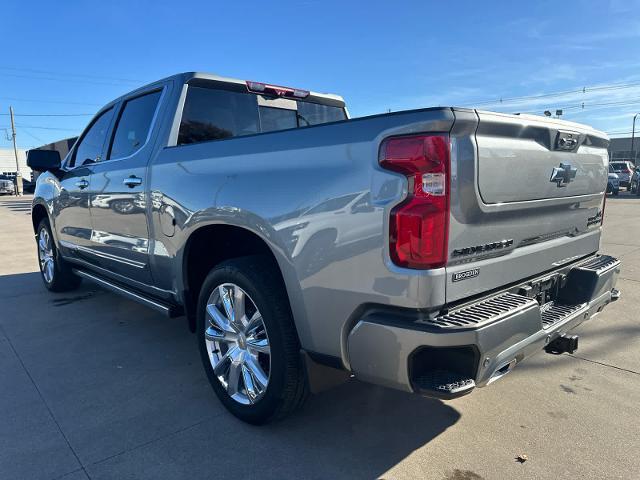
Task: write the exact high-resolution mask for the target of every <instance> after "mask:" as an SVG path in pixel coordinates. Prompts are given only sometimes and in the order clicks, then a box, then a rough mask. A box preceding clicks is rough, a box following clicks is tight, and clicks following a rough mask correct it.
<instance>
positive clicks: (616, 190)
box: [613, 189, 620, 197]
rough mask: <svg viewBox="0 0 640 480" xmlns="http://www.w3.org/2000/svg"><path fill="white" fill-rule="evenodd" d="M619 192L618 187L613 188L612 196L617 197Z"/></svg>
mask: <svg viewBox="0 0 640 480" xmlns="http://www.w3.org/2000/svg"><path fill="white" fill-rule="evenodd" d="M619 193H620V189H615V190H614V191H613V196H614V197H617V196H618V194H619Z"/></svg>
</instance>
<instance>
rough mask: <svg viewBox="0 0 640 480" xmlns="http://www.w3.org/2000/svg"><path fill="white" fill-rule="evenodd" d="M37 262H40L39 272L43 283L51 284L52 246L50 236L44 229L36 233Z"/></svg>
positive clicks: (53, 266)
mask: <svg viewBox="0 0 640 480" xmlns="http://www.w3.org/2000/svg"><path fill="white" fill-rule="evenodd" d="M38 260H39V261H40V270H41V271H42V276H43V277H44V280H45V282H47V283H51V282H53V272H54V268H55V263H54V259H53V246H52V244H51V236H50V235H49V232H48V231H47V229H46V228H41V229H40V233H38Z"/></svg>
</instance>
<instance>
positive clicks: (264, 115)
mask: <svg viewBox="0 0 640 480" xmlns="http://www.w3.org/2000/svg"><path fill="white" fill-rule="evenodd" d="M260 126H261V127H262V131H263V132H274V131H276V130H286V129H287V128H296V127H297V126H298V120H297V118H296V111H295V110H287V109H284V108H271V107H260Z"/></svg>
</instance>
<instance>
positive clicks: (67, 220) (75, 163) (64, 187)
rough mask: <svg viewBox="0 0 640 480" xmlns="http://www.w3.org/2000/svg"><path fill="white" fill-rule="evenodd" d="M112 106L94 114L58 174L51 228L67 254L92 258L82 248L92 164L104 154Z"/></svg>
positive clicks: (88, 228) (85, 244)
mask: <svg viewBox="0 0 640 480" xmlns="http://www.w3.org/2000/svg"><path fill="white" fill-rule="evenodd" d="M113 116H114V108H113V107H111V108H109V109H107V110H105V111H104V112H102V113H100V114H99V115H97V116H96V117H95V119H94V120H93V121H92V123H91V124H90V125H89V126H88V127H87V128H86V129H85V132H84V133H83V134H82V136H81V137H80V140H78V142H77V143H76V145H75V147H74V148H73V151H72V153H71V155H70V157H69V160H68V162H67V164H66V166H65V169H66V171H65V173H64V174H63V176H62V177H61V178H60V192H59V193H58V195H57V196H56V197H55V198H54V203H53V208H54V216H53V218H54V221H55V225H54V228H55V230H56V234H57V237H58V241H59V246H60V248H61V249H62V252H63V254H64V255H66V256H70V257H75V258H82V259H85V260H91V258H90V257H89V256H88V253H87V252H86V251H85V249H86V248H87V247H89V246H90V243H91V240H90V239H91V228H92V227H91V216H90V214H89V191H90V188H89V186H90V181H91V173H92V171H93V165H94V164H95V163H96V162H97V161H100V159H101V158H102V157H103V155H104V146H105V143H106V139H107V133H108V131H109V128H110V127H111V124H112V121H113Z"/></svg>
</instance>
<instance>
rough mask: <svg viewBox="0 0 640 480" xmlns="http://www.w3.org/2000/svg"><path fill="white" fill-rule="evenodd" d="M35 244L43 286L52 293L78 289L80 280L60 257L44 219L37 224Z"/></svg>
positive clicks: (49, 228)
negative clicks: (36, 245)
mask: <svg viewBox="0 0 640 480" xmlns="http://www.w3.org/2000/svg"><path fill="white" fill-rule="evenodd" d="M36 242H37V244H38V264H39V265H40V274H41V277H42V281H43V283H44V286H45V287H47V289H48V290H51V291H52V292H67V291H69V290H74V289H76V288H78V285H80V281H81V279H80V277H78V276H76V275H74V274H73V272H72V271H71V266H70V265H69V264H68V263H67V262H65V261H64V259H63V258H62V257H61V256H60V254H59V252H58V249H57V248H56V244H55V242H54V241H53V235H52V234H51V226H50V225H49V220H47V219H46V218H45V219H42V220H41V221H40V223H39V224H38V229H37V235H36Z"/></svg>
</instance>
